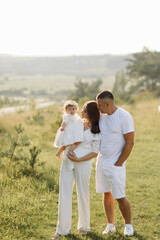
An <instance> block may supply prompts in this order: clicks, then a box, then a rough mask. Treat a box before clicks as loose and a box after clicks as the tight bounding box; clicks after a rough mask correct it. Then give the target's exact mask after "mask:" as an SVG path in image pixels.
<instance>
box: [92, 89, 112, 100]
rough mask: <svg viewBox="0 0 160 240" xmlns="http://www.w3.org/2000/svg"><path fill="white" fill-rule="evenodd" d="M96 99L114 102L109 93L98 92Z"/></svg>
mask: <svg viewBox="0 0 160 240" xmlns="http://www.w3.org/2000/svg"><path fill="white" fill-rule="evenodd" d="M96 99H97V100H98V99H101V100H105V99H111V100H112V101H114V96H113V94H112V93H111V92H110V91H102V92H100V93H99V94H98V95H97V97H96Z"/></svg>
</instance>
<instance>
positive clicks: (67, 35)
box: [0, 0, 160, 56]
mask: <svg viewBox="0 0 160 240" xmlns="http://www.w3.org/2000/svg"><path fill="white" fill-rule="evenodd" d="M159 3H160V1H159V0H0V54H11V55H21V56H68V55H98V54H113V55H123V54H128V53H134V52H140V51H142V49H143V47H147V48H148V49H150V50H156V51H160V33H159V28H160V26H159V25H160V14H159V12H160V10H159V9H160V8H159Z"/></svg>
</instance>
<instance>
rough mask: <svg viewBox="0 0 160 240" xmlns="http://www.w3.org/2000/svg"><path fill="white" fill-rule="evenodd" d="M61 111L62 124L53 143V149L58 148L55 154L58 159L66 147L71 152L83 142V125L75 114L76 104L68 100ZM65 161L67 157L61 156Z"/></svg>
mask: <svg viewBox="0 0 160 240" xmlns="http://www.w3.org/2000/svg"><path fill="white" fill-rule="evenodd" d="M63 110H64V114H63V122H62V124H61V127H60V128H59V129H58V131H57V134H56V137H55V142H54V146H55V147H60V148H59V149H58V152H57V153H56V156H57V157H59V158H61V154H62V152H63V151H64V150H65V148H66V147H67V146H69V152H73V151H74V149H75V148H76V147H77V146H78V145H79V144H80V142H83V141H84V125H83V122H82V120H81V118H80V116H79V115H78V114H77V111H78V104H77V103H76V102H75V101H72V100H68V101H66V102H65V103H64V106H63ZM66 159H68V158H67V156H63V160H66ZM68 160H69V159H68ZM69 161H70V160H69Z"/></svg>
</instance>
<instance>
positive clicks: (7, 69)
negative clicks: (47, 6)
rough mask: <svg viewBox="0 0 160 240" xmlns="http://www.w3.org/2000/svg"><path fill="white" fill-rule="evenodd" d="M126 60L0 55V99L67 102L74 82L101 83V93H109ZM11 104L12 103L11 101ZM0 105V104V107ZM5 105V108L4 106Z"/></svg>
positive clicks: (103, 57)
mask: <svg viewBox="0 0 160 240" xmlns="http://www.w3.org/2000/svg"><path fill="white" fill-rule="evenodd" d="M127 57H128V56H127V55H126V56H112V55H99V56H70V57H16V56H9V55H0V98H1V97H12V98H13V97H15V98H16V101H17V97H18V98H25V99H30V98H34V99H37V98H43V99H44V98H45V99H46V98H47V99H50V100H54V101H61V100H64V99H67V97H68V95H69V93H70V92H71V91H73V90H74V88H75V82H76V81H77V79H82V80H84V81H87V82H88V83H91V82H92V81H94V80H97V79H101V80H102V82H103V83H102V85H101V89H110V90H111V89H112V87H113V84H114V80H115V73H116V72H117V71H119V70H121V69H124V68H125V66H126V64H127V63H126V61H125V59H126V58H127ZM10 101H12V102H13V100H10ZM1 105H2V104H1ZM3 105H4V104H3Z"/></svg>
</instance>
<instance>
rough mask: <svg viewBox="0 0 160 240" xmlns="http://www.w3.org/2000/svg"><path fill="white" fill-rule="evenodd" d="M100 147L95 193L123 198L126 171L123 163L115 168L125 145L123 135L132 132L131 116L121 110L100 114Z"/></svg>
mask: <svg viewBox="0 0 160 240" xmlns="http://www.w3.org/2000/svg"><path fill="white" fill-rule="evenodd" d="M99 125H100V130H101V145H100V153H99V156H98V159H97V163H96V171H97V172H96V191H97V192H98V193H102V192H112V193H113V196H114V197H115V198H122V197H124V196H125V180H126V170H125V162H124V163H123V166H122V167H118V166H117V167H116V166H115V165H114V164H115V163H116V162H117V160H118V158H119V156H120V155H121V152H122V149H123V147H124V145H125V138H124V134H127V133H129V132H134V123H133V119H132V117H131V115H130V114H129V113H128V112H127V111H125V110H123V109H122V108H117V110H116V111H115V112H114V113H113V114H111V115H107V114H102V115H101V118H100V123H99Z"/></svg>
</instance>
